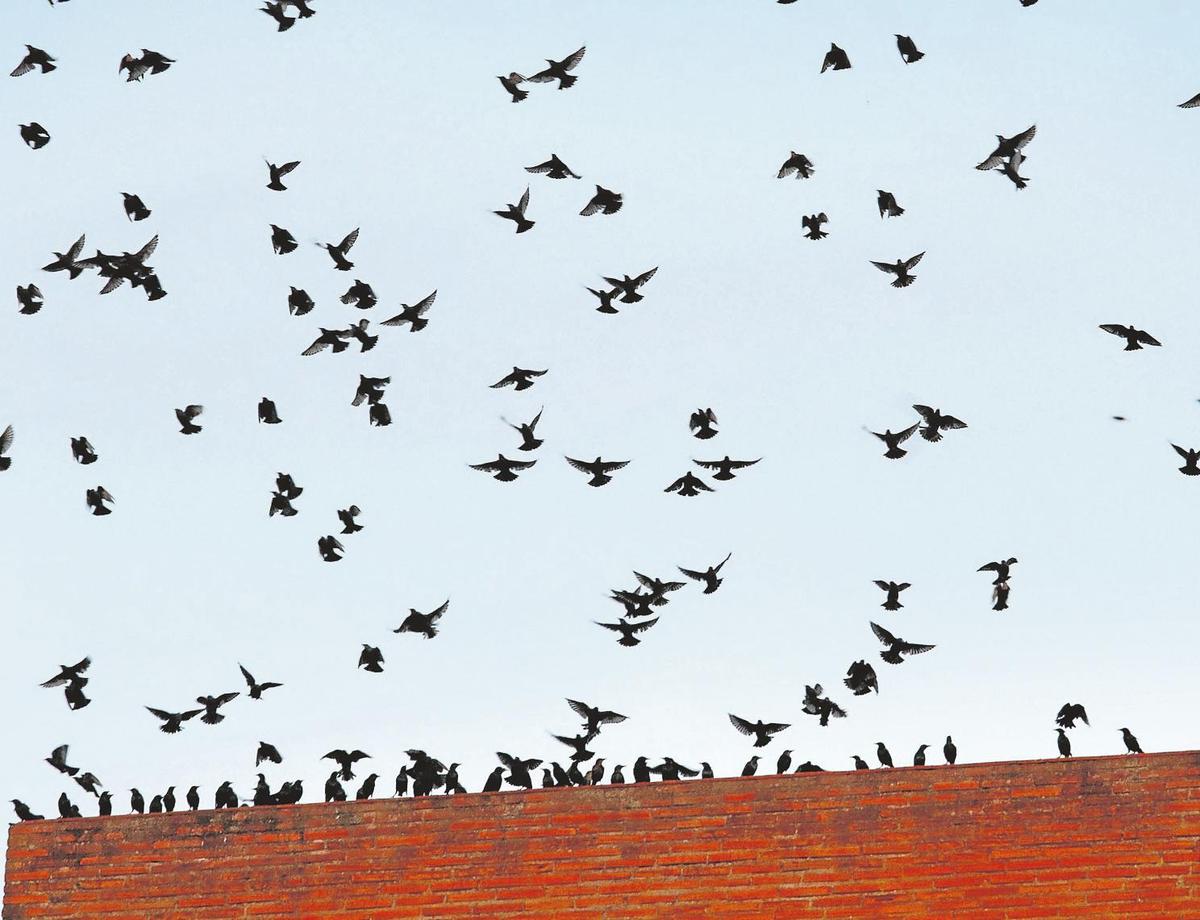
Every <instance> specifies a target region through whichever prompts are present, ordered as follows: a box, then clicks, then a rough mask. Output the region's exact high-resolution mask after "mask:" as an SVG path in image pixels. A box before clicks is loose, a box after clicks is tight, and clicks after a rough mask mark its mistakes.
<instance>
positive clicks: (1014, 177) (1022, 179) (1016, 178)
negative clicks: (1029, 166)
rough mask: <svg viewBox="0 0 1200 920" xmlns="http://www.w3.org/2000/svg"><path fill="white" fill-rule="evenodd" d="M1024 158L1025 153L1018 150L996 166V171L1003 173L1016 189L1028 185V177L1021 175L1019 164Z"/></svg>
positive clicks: (1018, 189)
mask: <svg viewBox="0 0 1200 920" xmlns="http://www.w3.org/2000/svg"><path fill="white" fill-rule="evenodd" d="M1025 159H1026V157H1025V154H1023V153H1022V152H1021V151H1020V150H1018V151H1016V152H1015V153H1013V155H1012V156H1010V157H1009V158H1008V159H1007V160H1005V161H1004V162H1003V163H1001V164H1000V165H999V166H997V167H996V172H998V173H1003V174H1004V176H1005V178H1007V179H1008V180H1009V181H1010V182H1011V183H1012V184H1013V185H1015V186H1016V188H1017V191H1020V190H1021V189H1023V188H1025V187H1026V186H1027V185H1029V178H1028V177H1027V176H1022V175H1021V164H1022V163H1024V162H1025Z"/></svg>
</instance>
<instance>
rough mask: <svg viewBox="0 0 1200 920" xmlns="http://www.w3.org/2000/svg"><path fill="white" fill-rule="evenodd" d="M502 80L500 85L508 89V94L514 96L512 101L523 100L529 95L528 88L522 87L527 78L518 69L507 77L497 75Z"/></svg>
mask: <svg viewBox="0 0 1200 920" xmlns="http://www.w3.org/2000/svg"><path fill="white" fill-rule="evenodd" d="M496 79H497V80H499V81H500V85H501V86H503V87H504V88H505V89H506V90H508V94H509V95H510V96H512V99H510V100H509V101H510V102H522V101H524V99H525V98H526V97H527V96H528V95H529V91H528V90H524V89H520V88H519V87H520V85H521V84H522V83H524V82H525V78H524V77H523V76H521V75H520V74H519V73H517V72H516V71H513V72H512V73H510V74H509V75H508V76H507V77H496Z"/></svg>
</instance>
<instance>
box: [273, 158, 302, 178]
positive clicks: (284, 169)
mask: <svg viewBox="0 0 1200 920" xmlns="http://www.w3.org/2000/svg"><path fill="white" fill-rule="evenodd" d="M299 165H300V161H299V160H292V162H290V163H284V164H283V165H282V166H277V167H275V173H276V175H279V176H286V175H287V174H288V173H290V172H291V171H292V170H293V169H295V168H296V167H297V166H299Z"/></svg>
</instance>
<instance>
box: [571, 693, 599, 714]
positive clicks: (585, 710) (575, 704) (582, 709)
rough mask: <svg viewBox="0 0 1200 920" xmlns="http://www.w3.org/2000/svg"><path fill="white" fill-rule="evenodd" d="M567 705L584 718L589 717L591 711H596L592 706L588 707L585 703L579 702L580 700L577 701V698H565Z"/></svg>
mask: <svg viewBox="0 0 1200 920" xmlns="http://www.w3.org/2000/svg"><path fill="white" fill-rule="evenodd" d="M567 705H568V706H570V707H571V708H572V709H574V710H575V711H576V712H577V713H579V715H581V716H582V717H583V718H585V719H591V718H592V713H594V712H596V711H597V710H595V709H593V708H592V707H590V706H589V705H588V704H587V703H581V702H579V700H573V699H570V698H569V697H568V698H567Z"/></svg>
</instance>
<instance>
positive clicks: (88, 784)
mask: <svg viewBox="0 0 1200 920" xmlns="http://www.w3.org/2000/svg"><path fill="white" fill-rule="evenodd" d="M74 779H75V782H77V783H78V784H79V786H80V788H81V789H83V790H84V791H85V792H90V793H91V794H92V795H94V796H96V797H97V798H99V797H100V793H99V791H98V790H97V789H96V787H97V786H103V785H104V783H102V782H100V780H99V778H98V777H97V776H96V774H94V773H80V774H79V775H78V776H76V777H74Z"/></svg>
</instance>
